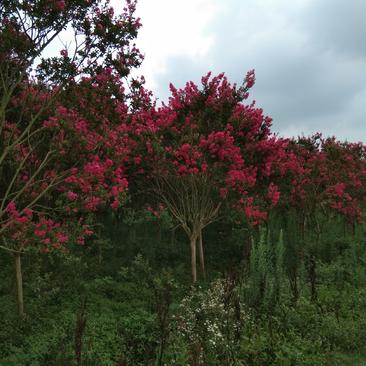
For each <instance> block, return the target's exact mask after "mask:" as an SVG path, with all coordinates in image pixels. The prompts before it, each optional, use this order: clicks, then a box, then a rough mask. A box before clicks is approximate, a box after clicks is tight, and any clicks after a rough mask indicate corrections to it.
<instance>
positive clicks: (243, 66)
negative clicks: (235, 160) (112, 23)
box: [141, 0, 366, 142]
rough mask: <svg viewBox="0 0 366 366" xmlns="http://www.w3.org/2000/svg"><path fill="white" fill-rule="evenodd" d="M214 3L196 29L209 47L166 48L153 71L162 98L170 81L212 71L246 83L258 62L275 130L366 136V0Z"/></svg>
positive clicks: (257, 92)
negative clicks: (161, 63) (196, 49)
mask: <svg viewBox="0 0 366 366" xmlns="http://www.w3.org/2000/svg"><path fill="white" fill-rule="evenodd" d="M141 3H142V6H143V0H142V1H141ZM210 4H212V6H213V7H216V12H213V13H212V14H211V16H210V17H209V18H206V21H205V22H204V27H201V28H200V34H199V35H197V37H201V38H200V39H201V41H202V39H204V37H206V38H207V40H209V43H208V44H207V47H206V49H205V51H204V52H201V53H199V52H196V53H194V52H193V53H190V54H189V53H185V52H184V50H183V51H181V52H176V53H171V54H167V55H166V57H165V59H164V67H161V69H160V70H156V72H155V73H152V77H153V79H154V91H155V94H156V95H157V96H158V97H160V99H162V100H164V99H166V98H167V97H168V95H169V94H168V84H169V82H173V84H175V85H176V86H183V85H184V83H185V82H186V81H188V80H194V81H199V79H200V77H201V76H202V75H203V74H205V73H206V72H207V71H209V70H212V71H213V72H215V73H218V72H221V71H224V72H225V73H226V74H227V75H228V77H229V78H230V80H232V81H233V82H238V83H240V82H241V81H242V79H243V76H244V75H245V73H246V71H247V70H249V69H252V68H254V69H256V75H257V83H256V85H255V87H254V88H253V92H252V95H251V96H252V98H253V99H255V100H256V101H257V104H258V105H259V106H261V107H263V108H264V110H265V112H266V113H267V114H268V115H270V116H272V117H273V118H274V122H273V130H274V131H276V132H279V133H280V134H281V135H284V136H290V135H297V134H300V133H302V132H304V133H305V134H310V133H313V132H316V131H322V132H324V133H325V134H326V135H336V136H337V137H339V138H341V139H348V140H353V141H354V140H356V141H358V140H363V141H364V142H366V118H365V116H366V45H365V40H364V37H365V35H366V22H365V21H364V19H363V18H364V16H365V14H366V1H364V0H347V1H346V0H294V1H291V2H289V1H285V0H248V1H245V2H244V1H242V0H225V2H223V1H222V2H220V1H215V0H211V1H205V2H204V4H203V5H204V6H205V7H206V10H207V7H209V5H210ZM201 5H202V4H201ZM187 6H188V5H187ZM194 10H195V11H199V10H200V9H199V8H196V9H194ZM166 16H169V14H167V15H166ZM177 16H179V14H178V15H177ZM202 16H203V15H202ZM142 20H143V23H144V18H143V19H142ZM183 24H185V26H186V27H190V22H189V19H186V21H185V23H183ZM147 26H148V25H146V27H147ZM180 26H182V24H180ZM145 31H146V32H148V31H149V30H148V29H146V28H145ZM167 31H169V30H167ZM180 31H181V32H182V34H184V29H181V30H180ZM190 37H191V42H192V44H193V43H194V38H192V33H190ZM202 37H203V38H202ZM166 47H169V44H167V45H166ZM146 54H147V60H146V61H147V62H148V57H149V54H148V50H146Z"/></svg>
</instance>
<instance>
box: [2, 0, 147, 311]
mask: <svg viewBox="0 0 366 366" xmlns="http://www.w3.org/2000/svg"><path fill="white" fill-rule="evenodd" d="M135 7H136V3H135V1H129V0H128V1H127V2H126V6H125V8H124V9H123V13H122V14H121V15H118V16H115V15H114V12H113V9H112V8H111V7H110V6H109V5H108V3H105V2H104V3H103V2H101V1H99V0H97V1H92V0H88V1H86V0H76V1H75V0H70V1H63V0H57V1H56V0H55V1H16V0H13V1H6V0H5V1H2V2H1V4H0V237H1V243H0V248H1V249H3V250H6V251H8V252H10V253H13V254H14V256H15V268H16V279H17V300H18V307H19V312H20V314H23V313H24V305H23V287H22V272H21V254H22V253H23V252H24V251H26V250H27V248H30V247H34V246H36V248H39V249H41V250H43V251H49V250H52V249H63V248H66V244H67V243H78V244H83V243H84V238H85V236H89V235H91V234H92V230H91V228H90V226H89V225H88V224H89V223H90V218H91V217H92V215H93V214H95V212H98V211H99V210H101V209H103V207H106V206H108V205H110V206H111V207H112V208H113V209H117V208H118V207H119V206H120V205H121V204H122V203H123V200H124V199H125V195H126V190H127V186H128V181H127V179H126V176H125V174H126V172H125V166H126V165H127V163H128V161H129V159H130V157H129V153H130V151H132V150H133V147H134V143H133V141H132V140H131V139H130V137H131V133H130V132H131V125H132V122H131V121H132V119H133V118H132V117H131V113H130V111H131V109H138V108H139V107H140V104H143V103H144V102H145V101H146V100H148V95H147V93H145V92H144V90H143V88H142V87H141V82H140V81H139V80H133V81H132V85H131V91H129V92H127V91H126V90H125V84H126V83H124V82H123V80H122V79H123V78H127V77H128V75H129V72H130V70H131V68H133V67H137V66H138V65H139V64H140V62H141V60H142V57H141V55H140V53H139V51H138V49H137V48H136V47H135V46H134V45H133V44H132V41H133V39H134V38H135V37H136V35H137V30H138V28H139V27H140V22H139V19H136V18H135V17H134V11H135ZM66 28H68V31H73V32H74V36H75V37H74V38H75V42H74V43H73V45H72V46H70V47H69V48H65V49H63V50H61V52H60V56H59V57H53V58H49V59H44V58H42V53H43V51H44V50H45V48H46V47H47V46H48V45H49V44H50V43H51V42H52V40H54V39H55V38H56V37H57V36H59V35H62V31H63V30H65V29H66ZM37 60H40V61H39V62H38V64H36V62H37ZM35 66H36V67H35ZM144 98H145V99H144ZM146 98H147V99H146ZM71 217H74V218H75V219H74V220H71V219H70V218H71Z"/></svg>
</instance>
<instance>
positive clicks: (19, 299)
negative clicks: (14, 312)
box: [15, 253, 24, 317]
mask: <svg viewBox="0 0 366 366" xmlns="http://www.w3.org/2000/svg"><path fill="white" fill-rule="evenodd" d="M15 275H16V285H17V286H16V288H17V304H18V312H19V315H20V316H21V317H23V316H24V298H23V276H22V261H21V256H20V253H16V254H15Z"/></svg>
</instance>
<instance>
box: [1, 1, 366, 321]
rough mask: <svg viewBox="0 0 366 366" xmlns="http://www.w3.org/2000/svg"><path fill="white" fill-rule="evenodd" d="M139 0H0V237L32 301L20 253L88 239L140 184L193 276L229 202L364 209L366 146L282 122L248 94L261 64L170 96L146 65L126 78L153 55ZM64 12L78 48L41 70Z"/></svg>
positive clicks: (243, 207) (359, 212) (356, 217)
mask: <svg viewBox="0 0 366 366" xmlns="http://www.w3.org/2000/svg"><path fill="white" fill-rule="evenodd" d="M135 7H136V3H135V2H134V1H127V2H126V7H125V8H124V12H123V13H122V14H121V15H120V16H115V15H114V12H113V9H112V8H111V7H109V6H108V4H104V5H103V4H101V1H99V0H94V1H90V0H89V1H86V0H70V1H48V2H44V1H4V2H2V5H0V20H1V26H0V40H1V42H0V77H1V85H0V91H1V105H0V173H1V174H0V236H1V243H0V248H1V249H3V250H5V251H8V252H10V253H12V254H14V256H15V268H16V275H17V277H16V278H17V289H18V291H17V293H18V305H19V311H20V313H21V314H22V313H23V312H24V309H23V294H22V273H21V254H22V253H24V252H25V251H26V250H27V248H29V247H36V248H39V249H40V250H42V251H45V252H48V251H50V250H70V249H72V246H73V245H83V244H84V243H85V238H87V237H90V236H93V235H94V233H93V223H94V222H95V219H96V217H97V214H98V213H100V212H101V211H103V210H118V209H119V208H120V207H121V206H122V205H123V204H124V202H125V201H126V199H127V197H128V195H129V192H133V193H139V192H140V191H142V190H143V191H146V189H147V191H148V192H149V193H152V194H148V195H146V196H145V200H144V202H143V205H142V206H143V207H145V206H146V203H149V204H150V205H154V204H155V205H157V206H158V205H161V204H163V206H164V207H165V209H166V210H167V211H168V212H169V213H170V215H171V216H172V218H173V219H175V220H176V222H177V223H178V224H179V225H180V226H181V227H182V229H183V230H184V231H185V233H186V234H187V237H188V238H189V242H190V248H191V268H192V278H193V281H194V282H195V281H196V280H197V269H196V267H197V264H196V258H197V257H199V262H200V266H201V270H202V272H203V273H204V248H203V237H202V231H203V229H204V228H205V227H206V226H207V225H209V224H211V223H212V222H214V221H216V220H220V219H221V218H222V217H225V216H226V215H228V213H229V212H233V211H235V212H238V213H239V214H238V216H237V217H239V218H244V219H245V220H246V221H248V222H250V224H251V225H253V226H256V225H259V224H262V223H264V222H266V220H267V219H268V217H269V215H270V214H271V212H273V211H277V212H281V213H282V214H283V215H286V213H287V212H289V209H290V208H292V209H294V210H296V211H297V212H298V213H299V216H301V217H302V219H303V222H305V221H306V220H309V218H313V217H315V213H318V212H320V211H321V212H324V213H326V214H331V213H332V212H334V213H338V214H341V215H344V216H346V217H347V219H348V220H349V221H350V222H357V221H361V220H362V216H363V206H364V199H365V189H366V184H365V179H366V164H365V147H364V146H363V145H362V144H351V143H340V142H338V141H336V140H335V139H323V138H322V137H321V136H320V135H315V136H313V137H311V138H299V139H297V140H294V139H292V140H288V139H283V138H279V137H277V136H276V135H274V134H273V133H272V132H271V129H270V128H271V118H269V117H266V116H265V115H264V114H263V111H262V109H260V108H258V107H256V105H255V103H245V101H246V100H247V98H248V95H249V94H248V91H249V89H250V88H251V87H252V86H253V85H254V82H255V75H254V71H250V72H248V73H247V75H246V77H245V80H244V83H243V85H241V86H239V87H238V86H236V85H232V84H230V83H229V82H228V80H227V79H226V77H225V76H224V75H223V74H220V75H218V76H215V77H211V75H210V74H207V75H206V76H204V77H203V78H202V86H201V87H199V86H197V85H195V84H194V83H193V82H189V83H187V84H186V86H185V87H184V88H183V89H180V90H177V89H176V88H174V87H173V86H171V97H170V99H169V102H168V103H167V104H166V105H165V104H163V105H162V106H161V107H157V106H156V105H155V103H154V102H153V100H152V96H151V93H150V92H148V91H146V90H145V89H144V87H143V78H142V79H140V80H133V79H131V78H130V79H128V80H127V77H128V76H129V74H130V70H131V69H132V68H134V67H137V66H138V65H139V64H140V62H141V60H142V56H141V55H140V53H139V51H138V49H136V47H135V46H134V45H133V44H132V42H133V39H134V38H135V37H136V34H137V30H138V28H139V27H140V22H139V19H136V18H135V17H134V11H135ZM67 25H68V26H70V25H71V28H72V29H73V30H74V31H75V39H76V41H77V42H76V44H75V45H74V48H73V49H72V50H67V49H65V50H62V51H61V54H60V57H54V58H51V59H42V61H41V62H40V64H39V65H38V67H37V68H36V70H32V66H33V65H34V62H35V60H36V58H37V57H40V56H41V55H42V52H43V50H44V48H45V47H46V46H47V45H48V44H49V43H50V42H51V41H52V40H53V39H54V38H55V37H56V36H57V35H58V34H60V32H61V31H62V30H64V29H65V28H66V26H67ZM134 196H135V195H134ZM147 201H150V202H147ZM197 248H198V250H197Z"/></svg>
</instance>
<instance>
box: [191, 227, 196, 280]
mask: <svg viewBox="0 0 366 366" xmlns="http://www.w3.org/2000/svg"><path fill="white" fill-rule="evenodd" d="M196 243H197V235H196V234H194V235H192V236H191V267H192V281H193V283H196V282H197V254H196Z"/></svg>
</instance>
